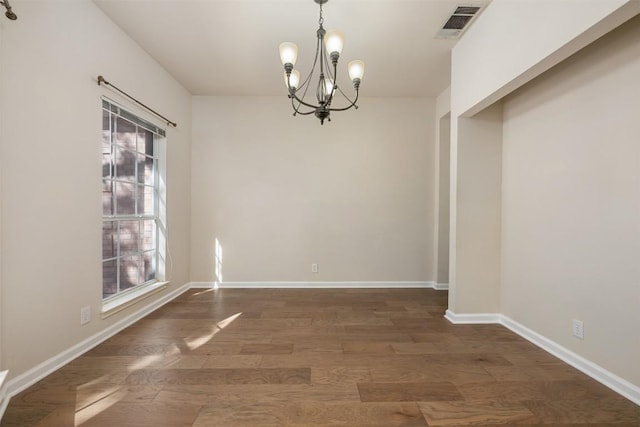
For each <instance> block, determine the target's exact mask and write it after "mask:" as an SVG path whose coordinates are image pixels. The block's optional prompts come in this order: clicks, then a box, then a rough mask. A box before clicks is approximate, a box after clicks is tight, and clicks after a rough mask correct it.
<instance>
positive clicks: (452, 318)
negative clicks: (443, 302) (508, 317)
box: [444, 310, 502, 324]
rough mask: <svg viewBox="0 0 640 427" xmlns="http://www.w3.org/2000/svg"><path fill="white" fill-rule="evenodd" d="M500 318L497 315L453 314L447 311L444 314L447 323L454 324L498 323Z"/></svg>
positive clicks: (499, 315)
mask: <svg viewBox="0 0 640 427" xmlns="http://www.w3.org/2000/svg"><path fill="white" fill-rule="evenodd" d="M501 316H502V315H501V314H498V313H477V314H475V313H474V314H455V313H454V312H453V311H451V310H447V311H446V312H445V314H444V317H445V318H446V319H447V320H448V321H449V322H451V323H455V324H484V323H500V317H501Z"/></svg>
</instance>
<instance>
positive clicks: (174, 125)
mask: <svg viewBox="0 0 640 427" xmlns="http://www.w3.org/2000/svg"><path fill="white" fill-rule="evenodd" d="M101 83H104V84H106V85H107V86H111V87H112V88H114V89H115V90H117V91H118V92H120V93H121V94H123V95H124V96H126V97H127V98H129V99H130V100H132V101H133V102H135V103H136V104H138V105H140V106H141V107H143V108H145V109H146V110H148V111H150V112H152V113H153V114H155V115H156V116H158V117H160V118H161V119H162V120H164V121H165V122H167V124H168V125H170V126H173V127H174V128H175V127H177V126H178V125H177V124H176V123H175V122H172V121H171V120H169V119H167V118H166V117H165V116H163V115H162V114H160V113H158V112H156V111H155V110H153V109H151V108H149V107H147V106H146V105H144V104H143V103H142V102H140V101H138V100H137V99H135V98H134V97H133V96H131V95H129V94H128V93H126V92H124V91H122V90H120V89H118V88H117V87H116V86H114V85H112V84H111V83H109V82H108V81H106V80H105V79H104V77H102V76H98V86H100V84H101Z"/></svg>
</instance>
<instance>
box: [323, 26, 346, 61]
mask: <svg viewBox="0 0 640 427" xmlns="http://www.w3.org/2000/svg"><path fill="white" fill-rule="evenodd" d="M324 45H325V46H326V48H327V53H328V54H329V55H331V54H332V53H334V52H337V53H338V55H341V54H342V48H343V47H344V35H343V34H342V31H339V30H329V31H327V34H325V35H324Z"/></svg>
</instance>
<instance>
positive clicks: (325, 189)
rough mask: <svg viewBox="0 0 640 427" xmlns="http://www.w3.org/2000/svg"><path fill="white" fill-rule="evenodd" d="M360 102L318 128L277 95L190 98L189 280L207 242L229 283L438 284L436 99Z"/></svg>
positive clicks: (202, 277)
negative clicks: (314, 269)
mask: <svg viewBox="0 0 640 427" xmlns="http://www.w3.org/2000/svg"><path fill="white" fill-rule="evenodd" d="M360 105H361V108H360V109H359V110H357V111H354V110H351V111H348V112H342V113H335V114H334V117H333V121H332V122H330V123H325V125H324V126H320V123H319V122H318V120H317V119H315V118H314V117H296V118H294V117H292V116H291V111H290V104H289V103H288V100H287V99H286V96H285V95H283V96H281V97H263V98H252V97H235V98H233V97H232V98H215V97H195V98H194V100H193V138H194V139H193V161H192V163H193V169H192V182H193V186H192V189H193V190H192V191H193V197H192V200H193V205H192V206H193V209H192V250H191V253H192V257H191V276H192V280H194V281H214V280H216V279H215V277H214V255H215V254H214V240H215V239H218V240H219V242H220V243H221V246H222V252H223V257H222V258H223V262H222V276H223V281H225V282H237V281H241V282H245V281H258V282H260V281H297V282H300V281H430V280H435V273H434V267H433V250H434V249H433V244H434V243H433V242H434V240H433V239H434V238H433V227H432V224H433V221H434V218H433V217H434V204H433V203H434V202H433V198H434V192H433V187H434V163H435V159H434V134H435V132H434V115H435V100H433V99H396V98H384V99H376V98H369V99H362V100H361V103H360ZM312 263H318V264H319V272H318V273H317V274H313V273H311V264H312Z"/></svg>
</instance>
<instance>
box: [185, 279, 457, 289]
mask: <svg viewBox="0 0 640 427" xmlns="http://www.w3.org/2000/svg"><path fill="white" fill-rule="evenodd" d="M190 284H191V287H192V288H221V289H222V288H227V289H234V288H236V289H241V288H244V289H305V288H313V289H354V288H362V289H365V288H425V289H437V290H446V289H448V285H447V288H443V287H441V286H439V284H436V282H430V281H424V282H360V281H352V282H191V283H190Z"/></svg>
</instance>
